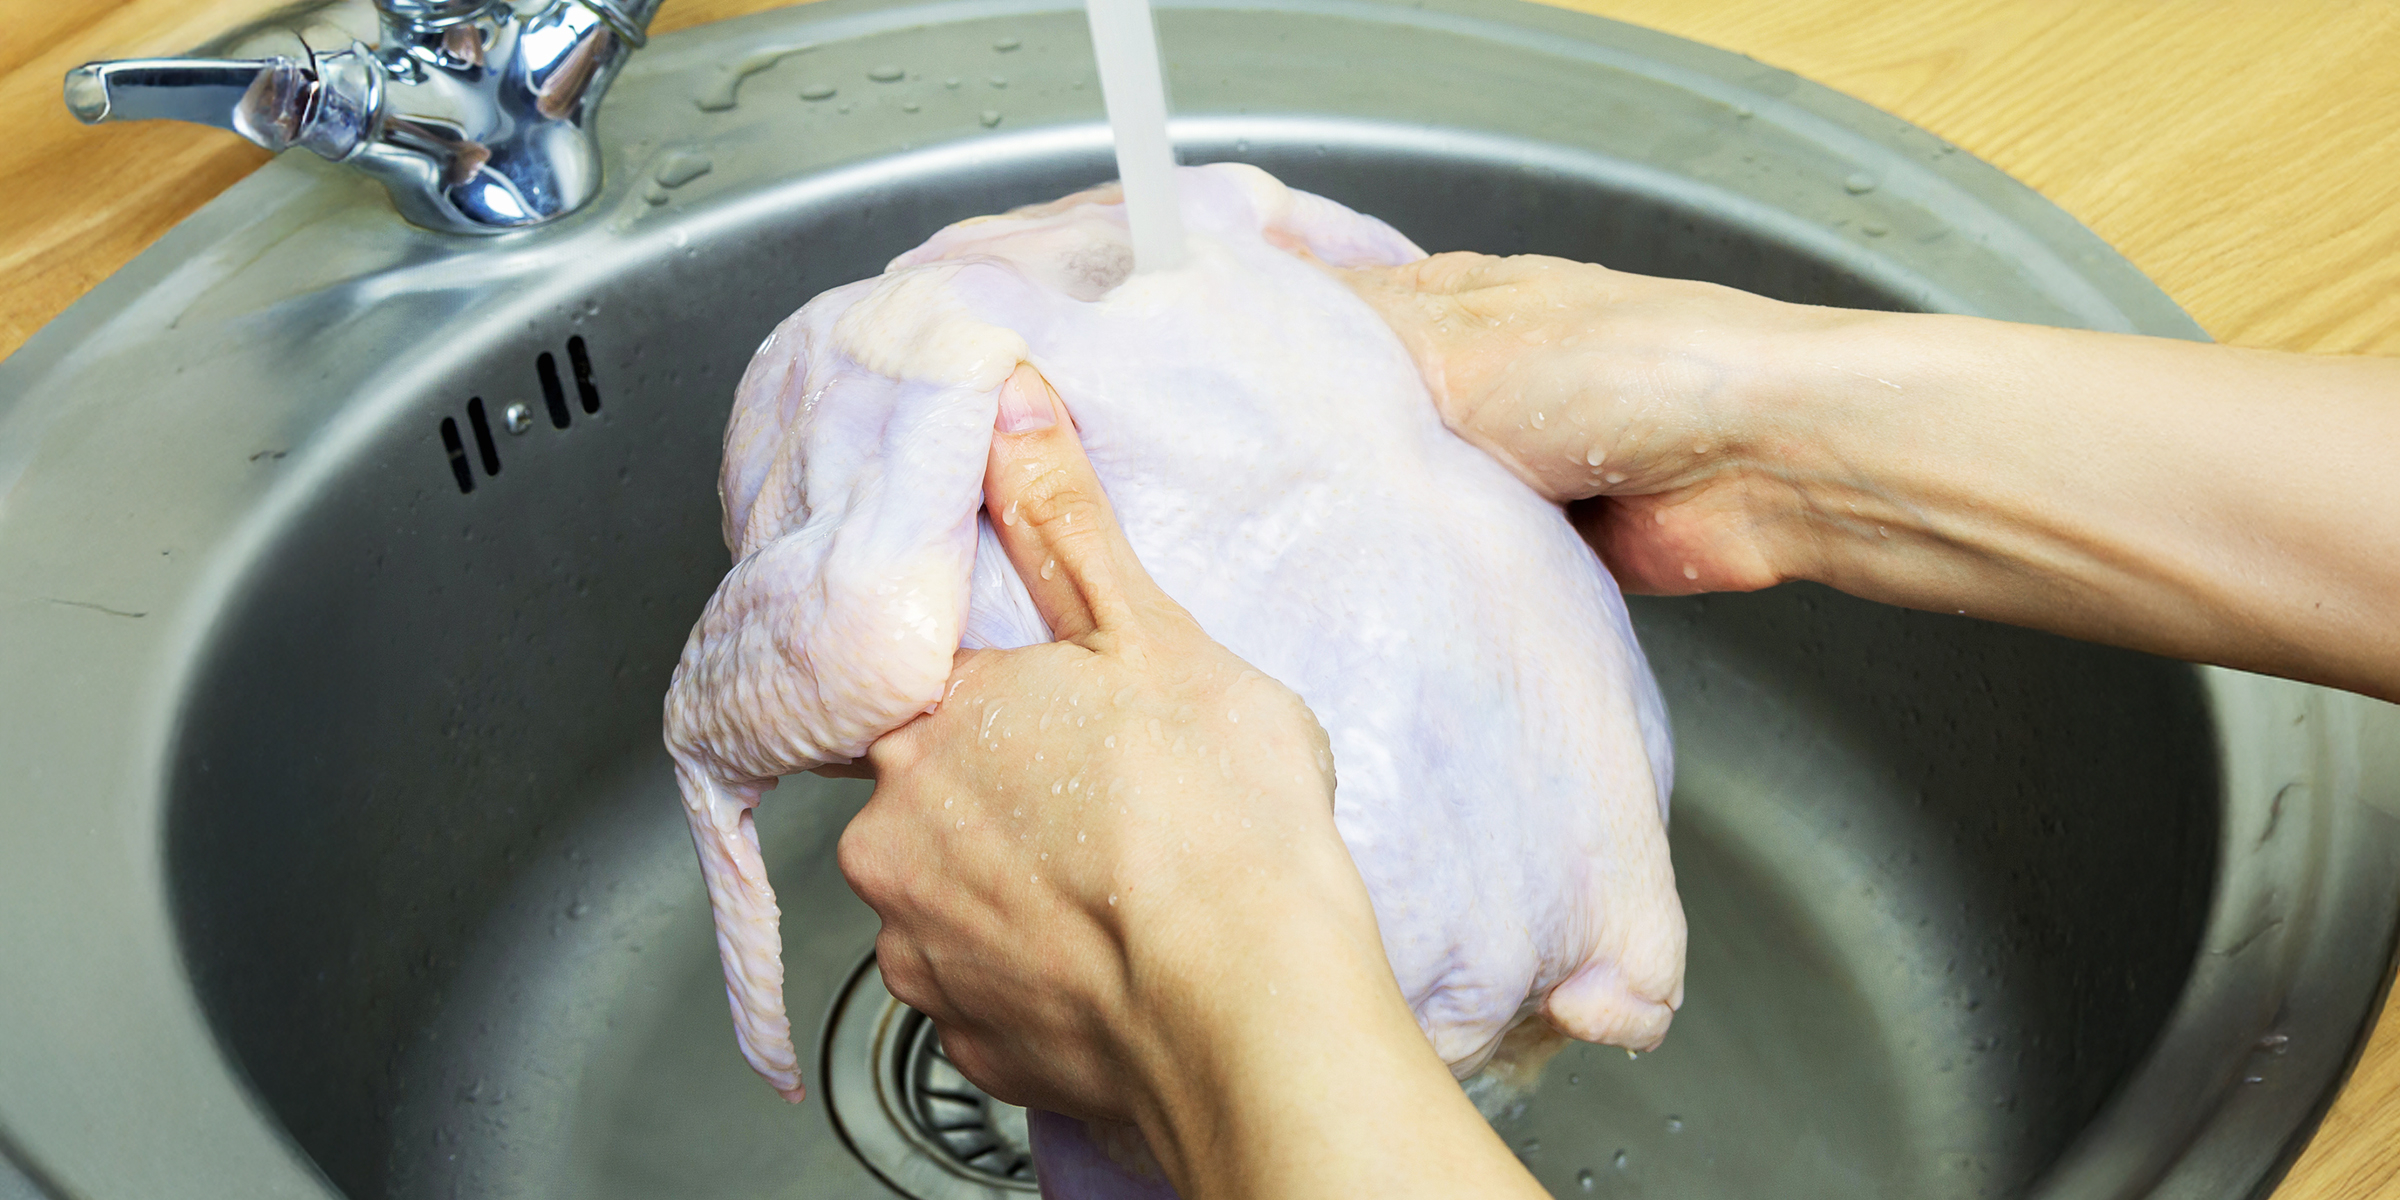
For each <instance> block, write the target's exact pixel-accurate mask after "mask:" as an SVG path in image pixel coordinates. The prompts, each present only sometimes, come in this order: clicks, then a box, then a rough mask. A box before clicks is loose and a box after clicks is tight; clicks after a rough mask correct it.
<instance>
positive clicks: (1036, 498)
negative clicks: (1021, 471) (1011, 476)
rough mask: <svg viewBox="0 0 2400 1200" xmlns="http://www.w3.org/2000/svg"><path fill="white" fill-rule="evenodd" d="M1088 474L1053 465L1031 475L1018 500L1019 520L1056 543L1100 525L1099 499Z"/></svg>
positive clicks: (1047, 465)
mask: <svg viewBox="0 0 2400 1200" xmlns="http://www.w3.org/2000/svg"><path fill="white" fill-rule="evenodd" d="M1096 482H1097V481H1095V480H1093V479H1091V477H1090V475H1089V474H1088V473H1087V472H1082V471H1074V470H1070V469H1068V468H1067V467H1065V466H1063V465H1059V464H1055V463H1051V464H1042V469H1040V470H1038V471H1035V472H1032V473H1031V478H1028V479H1027V480H1026V481H1025V484H1024V488H1023V490H1022V491H1021V492H1020V493H1019V495H1018V497H1017V503H1018V512H1019V514H1020V516H1021V518H1022V519H1023V520H1024V521H1025V522H1026V523H1027V524H1028V525H1031V526H1032V527H1033V528H1034V529H1036V530H1038V531H1040V532H1041V533H1043V534H1044V535H1045V536H1049V537H1052V538H1053V540H1055V537H1056V536H1057V535H1074V534H1078V533H1081V532H1083V531H1086V530H1090V529H1095V528H1097V527H1098V526H1099V520H1098V518H1099V514H1100V512H1101V511H1102V509H1101V504H1100V497H1099V495H1098V493H1097V488H1096V487H1095V486H1094V484H1095V483H1096Z"/></svg>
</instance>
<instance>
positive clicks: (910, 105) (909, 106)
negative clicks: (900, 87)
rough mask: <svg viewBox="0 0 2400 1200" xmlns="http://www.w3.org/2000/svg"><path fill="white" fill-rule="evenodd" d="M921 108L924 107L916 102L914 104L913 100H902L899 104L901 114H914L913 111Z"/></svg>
mask: <svg viewBox="0 0 2400 1200" xmlns="http://www.w3.org/2000/svg"><path fill="white" fill-rule="evenodd" d="M923 107H924V105H921V104H919V103H917V102H916V101H914V100H903V101H901V102H900V111H901V112H915V111H917V110H918V109H920V108H923Z"/></svg>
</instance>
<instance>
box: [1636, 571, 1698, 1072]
mask: <svg viewBox="0 0 2400 1200" xmlns="http://www.w3.org/2000/svg"><path fill="white" fill-rule="evenodd" d="M1698 574H1699V572H1697V571H1694V570H1692V569H1691V568H1690V567H1685V568H1684V569H1683V577H1684V578H1686V579H1690V578H1693V577H1694V576H1696V575H1698ZM1641 1056H1642V1052H1641V1051H1639V1050H1628V1051H1626V1052H1625V1057H1627V1058H1629V1059H1631V1058H1640V1057H1641Z"/></svg>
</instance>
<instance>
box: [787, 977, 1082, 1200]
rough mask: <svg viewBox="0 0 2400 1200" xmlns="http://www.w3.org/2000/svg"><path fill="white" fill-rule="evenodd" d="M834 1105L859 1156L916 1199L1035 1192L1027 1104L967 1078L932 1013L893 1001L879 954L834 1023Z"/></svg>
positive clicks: (837, 1124)
mask: <svg viewBox="0 0 2400 1200" xmlns="http://www.w3.org/2000/svg"><path fill="white" fill-rule="evenodd" d="M819 1077H820V1078H822V1079H823V1080H824V1081H825V1107H826V1109H827V1110H828V1111H829V1112H831V1113H832V1114H833V1125H834V1128H835V1129H836V1130H837V1131H839V1132H840V1133H841V1135H842V1140H843V1141H844V1142H847V1143H848V1144H849V1146H850V1149H851V1150H852V1152H854V1153H856V1154H857V1155H858V1157H859V1161H861V1162H864V1163H865V1164H867V1167H868V1169H870V1170H872V1171H874V1172H875V1173H876V1174H877V1175H880V1176H882V1177H883V1181H884V1182H885V1183H888V1184H890V1185H892V1187H893V1188H895V1189H897V1190H898V1191H900V1192H901V1193H902V1194H903V1195H907V1196H911V1197H914V1198H915V1200H1001V1198H1002V1197H1007V1198H1008V1200H1021V1198H1022V1197H1023V1196H1026V1195H1028V1194H1030V1193H1032V1192H1033V1191H1034V1190H1035V1189H1034V1182H1033V1156H1032V1143H1031V1141H1030V1140H1029V1139H1028V1137H1027V1135H1026V1128H1025V1110H1024V1109H1022V1108H1019V1107H1017V1106H1016V1105H1014V1104H1010V1103H1008V1102H1006V1101H1004V1100H995V1099H993V1098H992V1097H990V1096H987V1095H985V1094H984V1093H983V1090H982V1089H981V1088H978V1087H976V1086H975V1085H974V1084H972V1083H969V1082H967V1077H966V1076H965V1075H963V1074H960V1073H959V1070H958V1067H957V1066H956V1065H954V1064H952V1063H951V1061H950V1059H949V1057H948V1056H947V1055H944V1054H943V1053H942V1039H941V1035H940V1034H938V1033H936V1032H935V1031H934V1028H933V1022H932V1021H929V1020H927V1019H926V1017H925V1014H923V1013H920V1012H918V1011H917V1010H915V1009H913V1008H910V1007H909V1006H907V1005H905V1004H902V1003H900V1002H899V1001H898V1000H895V999H893V998H892V993H891V992H890V991H889V990H887V989H886V988H885V987H884V986H883V974H882V972H880V971H877V970H876V969H875V960H874V959H873V958H871V957H870V958H869V959H867V961H866V962H864V963H862V964H860V966H859V968H858V970H857V971H855V972H852V973H851V976H850V982H849V983H848V984H847V985H845V986H844V987H843V988H842V994H841V997H840V998H839V999H837V1000H835V1001H834V1006H833V1013H832V1016H831V1019H830V1020H829V1021H828V1022H827V1023H826V1029H825V1064H824V1070H823V1072H822V1073H821V1075H820V1076H819Z"/></svg>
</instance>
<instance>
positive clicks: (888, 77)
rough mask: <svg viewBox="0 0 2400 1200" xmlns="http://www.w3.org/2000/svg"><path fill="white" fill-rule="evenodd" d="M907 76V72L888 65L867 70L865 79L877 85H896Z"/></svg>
mask: <svg viewBox="0 0 2400 1200" xmlns="http://www.w3.org/2000/svg"><path fill="white" fill-rule="evenodd" d="M907 75H908V72H906V71H903V70H901V69H900V68H898V67H895V66H892V65H891V64H889V63H886V64H884V65H882V66H879V67H869V68H867V78H869V79H872V80H874V81H875V82H877V83H898V82H900V81H901V80H902V79H904V78H906V77H907Z"/></svg>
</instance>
